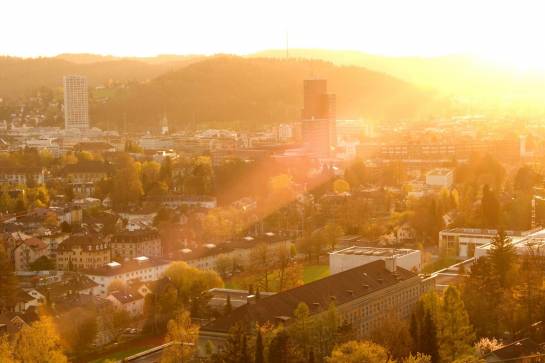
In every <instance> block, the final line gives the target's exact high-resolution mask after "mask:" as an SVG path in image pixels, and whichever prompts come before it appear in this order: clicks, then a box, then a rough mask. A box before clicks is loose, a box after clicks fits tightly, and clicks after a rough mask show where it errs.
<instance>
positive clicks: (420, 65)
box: [251, 49, 545, 100]
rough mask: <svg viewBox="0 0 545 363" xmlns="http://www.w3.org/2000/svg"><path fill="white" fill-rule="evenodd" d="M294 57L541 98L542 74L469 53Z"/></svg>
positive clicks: (271, 54)
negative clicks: (514, 69)
mask: <svg viewBox="0 0 545 363" xmlns="http://www.w3.org/2000/svg"><path fill="white" fill-rule="evenodd" d="M285 54H286V51H285V50H283V49H271V50H265V51H261V52H257V53H255V54H252V55H251V56H254V57H258V58H261V57H266V58H284V57H285ZM289 56H290V57H292V58H296V59H320V60H325V61H328V62H332V63H334V64H337V65H347V66H359V67H365V68H368V69H371V70H374V71H378V72H383V73H387V74H390V75H392V76H394V77H397V78H400V79H403V80H405V81H408V82H410V83H413V84H415V85H417V86H420V87H425V88H427V89H435V90H438V91H440V92H442V93H443V94H447V95H454V96H457V97H464V96H470V97H476V98H478V99H480V100H482V99H494V100H497V98H498V97H501V98H504V99H532V98H534V97H535V98H536V100H540V99H542V95H543V94H545V75H543V74H536V73H535V72H517V71H513V70H512V69H509V68H508V67H506V66H498V65H497V64H494V63H492V62H487V61H484V60H480V59H477V58H474V57H471V56H469V55H463V54H454V55H446V56H437V57H411V56H405V57H395V56H380V55H373V54H368V53H364V52H359V51H349V50H347V51H343V50H325V49H290V50H289Z"/></svg>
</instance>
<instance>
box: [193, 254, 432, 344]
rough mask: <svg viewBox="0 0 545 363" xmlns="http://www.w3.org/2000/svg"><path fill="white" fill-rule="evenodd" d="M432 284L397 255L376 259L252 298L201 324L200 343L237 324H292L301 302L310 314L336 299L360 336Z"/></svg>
mask: <svg viewBox="0 0 545 363" xmlns="http://www.w3.org/2000/svg"><path fill="white" fill-rule="evenodd" d="M434 288H435V283H434V279H433V278H423V277H421V276H419V275H417V274H416V273H414V272H411V271H408V270H406V269H404V268H401V267H397V266H396V264H395V260H388V261H383V260H379V261H374V262H371V263H368V264H366V265H363V266H359V267H356V268H353V269H350V270H347V271H343V272H340V273H337V274H333V275H331V276H328V277H326V278H323V279H320V280H317V281H314V282H311V283H309V284H305V285H303V286H299V287H296V288H293V289H290V290H286V291H282V292H280V293H278V294H275V295H272V296H269V297H265V298H263V297H262V298H260V299H258V300H250V301H249V302H248V303H247V304H245V305H242V306H241V307H239V308H237V309H235V310H233V311H232V312H231V313H230V314H229V315H226V316H223V317H220V318H218V319H216V320H214V321H212V322H211V323H209V324H208V325H206V326H204V327H203V328H201V332H200V338H199V339H200V344H203V345H205V344H206V343H207V342H208V341H210V342H212V343H213V344H214V345H215V346H216V347H221V346H222V345H223V344H224V342H225V339H226V338H227V337H228V335H229V330H230V329H231V327H233V326H234V325H235V324H237V323H240V324H242V325H243V326H247V325H249V326H251V325H253V324H255V323H258V324H264V323H266V322H270V323H272V324H290V323H291V322H292V321H293V312H294V310H295V309H296V308H297V306H298V305H299V303H305V304H307V305H308V306H309V308H310V314H311V316H313V315H314V316H315V315H318V314H321V313H324V312H325V311H327V309H328V307H329V305H330V304H331V303H334V304H335V305H336V307H337V311H338V313H339V315H340V318H341V323H344V324H348V325H351V326H352V328H353V331H354V334H355V335H356V337H358V338H363V337H366V336H368V335H369V334H370V333H371V332H373V331H374V330H375V329H378V328H380V326H381V324H382V323H383V321H384V319H385V318H386V317H387V316H389V315H391V314H397V315H398V316H399V317H400V318H402V319H405V318H408V317H409V316H410V314H411V313H412V311H413V308H414V306H415V305H416V302H417V301H418V300H419V298H420V296H421V295H422V294H423V293H424V292H426V291H428V290H430V289H434Z"/></svg>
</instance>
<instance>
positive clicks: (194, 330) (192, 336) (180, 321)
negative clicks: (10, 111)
mask: <svg viewBox="0 0 545 363" xmlns="http://www.w3.org/2000/svg"><path fill="white" fill-rule="evenodd" d="M198 337H199V326H198V325H195V324H193V323H192V322H191V316H190V315H189V312H187V311H180V312H178V313H177V314H176V316H175V318H174V319H172V320H170V321H169V322H168V325H167V334H166V336H165V341H166V342H167V343H168V342H172V343H173V344H172V345H170V346H169V347H167V348H166V349H165V350H164V352H163V355H162V357H161V363H171V362H172V363H174V362H176V363H178V362H189V361H190V359H191V357H192V356H193V354H194V352H195V349H196V343H197V339H198Z"/></svg>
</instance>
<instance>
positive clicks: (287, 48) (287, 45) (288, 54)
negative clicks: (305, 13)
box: [286, 31, 290, 59]
mask: <svg viewBox="0 0 545 363" xmlns="http://www.w3.org/2000/svg"><path fill="white" fill-rule="evenodd" d="M289 57H290V48H289V34H288V32H287V31H286V59H288V58H289Z"/></svg>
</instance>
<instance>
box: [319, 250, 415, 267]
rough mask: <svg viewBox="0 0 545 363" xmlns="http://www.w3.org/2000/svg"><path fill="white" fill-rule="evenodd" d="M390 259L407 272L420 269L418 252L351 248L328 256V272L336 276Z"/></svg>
mask: <svg viewBox="0 0 545 363" xmlns="http://www.w3.org/2000/svg"><path fill="white" fill-rule="evenodd" d="M392 259H395V261H396V264H397V266H400V267H403V268H404V269H406V270H409V271H420V269H421V267H422V256H421V253H420V251H419V250H410V249H407V248H397V249H393V248H379V247H359V246H352V247H348V248H345V249H342V250H339V251H334V252H331V253H330V254H329V270H330V271H331V273H332V274H336V273H339V272H342V271H346V270H350V269H352V268H355V267H358V266H362V265H365V264H367V263H370V262H373V261H377V260H384V261H387V260H392Z"/></svg>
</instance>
